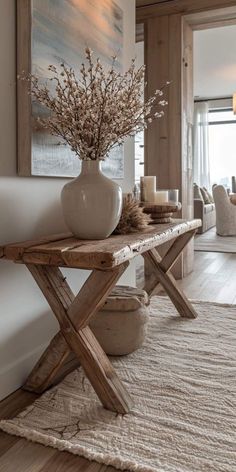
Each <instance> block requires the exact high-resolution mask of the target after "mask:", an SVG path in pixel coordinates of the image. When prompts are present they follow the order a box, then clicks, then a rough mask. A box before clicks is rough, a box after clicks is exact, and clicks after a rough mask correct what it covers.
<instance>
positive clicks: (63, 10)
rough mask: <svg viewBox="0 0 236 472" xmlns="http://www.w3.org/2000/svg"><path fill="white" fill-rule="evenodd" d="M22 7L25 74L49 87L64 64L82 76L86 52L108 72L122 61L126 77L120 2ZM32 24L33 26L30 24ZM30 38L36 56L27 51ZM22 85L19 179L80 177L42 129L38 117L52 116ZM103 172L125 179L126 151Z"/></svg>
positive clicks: (43, 0) (27, 1)
mask: <svg viewBox="0 0 236 472" xmlns="http://www.w3.org/2000/svg"><path fill="white" fill-rule="evenodd" d="M17 6H18V8H17V9H18V12H17V15H18V38H17V39H18V67H17V68H18V73H19V74H21V73H22V70H24V71H27V72H32V73H33V74H36V75H37V76H38V77H40V81H41V80H42V82H44V81H47V79H48V70H47V68H48V65H49V64H54V65H56V66H58V65H59V64H61V63H62V62H63V63H65V64H66V65H68V66H71V67H73V68H74V69H75V70H76V71H77V70H78V71H79V69H80V66H81V63H82V62H83V61H84V50H85V48H86V47H90V48H91V49H92V50H93V51H94V57H95V58H97V57H99V58H100V60H101V62H102V63H103V65H107V67H109V66H110V65H111V62H112V56H114V55H116V56H117V61H116V67H117V69H119V70H120V71H122V62H123V12H122V10H121V9H120V7H119V6H118V5H117V4H116V3H115V1H114V0H23V1H21V2H17ZM27 13H28V14H27ZM29 19H30V25H28V24H26V23H27V22H29ZM23 35H24V36H23ZM27 36H28V40H29V43H30V44H29V48H30V51H27V48H26V47H25V42H24V38H27ZM22 45H23V47H22ZM29 52H30V54H29ZM26 55H28V56H27V57H28V59H27V57H26ZM18 82H19V85H18V164H19V174H20V175H35V176H54V177H74V176H77V175H78V174H79V171H80V165H81V163H80V161H79V159H78V158H77V157H76V156H75V154H74V153H73V152H72V151H71V150H70V148H69V147H68V146H67V145H65V144H63V143H62V142H61V141H60V140H59V138H57V137H56V136H52V135H50V134H49V133H48V132H47V130H45V129H42V128H41V129H40V128H38V125H37V117H38V116H41V117H45V116H46V114H47V113H48V112H47V110H46V109H45V108H43V107H42V106H41V105H39V104H38V103H35V102H33V103H32V102H31V99H30V97H29V95H28V93H27V90H26V85H25V84H24V83H21V82H24V81H18ZM23 105H24V107H25V108H24V112H23V114H22V106H23ZM27 113H28V114H29V115H30V116H27ZM27 133H28V134H29V136H27ZM103 171H104V173H105V174H106V175H107V176H108V177H111V178H115V179H121V178H123V146H121V147H117V148H114V149H113V150H112V152H111V153H110V155H109V158H108V159H107V160H106V161H104V162H103Z"/></svg>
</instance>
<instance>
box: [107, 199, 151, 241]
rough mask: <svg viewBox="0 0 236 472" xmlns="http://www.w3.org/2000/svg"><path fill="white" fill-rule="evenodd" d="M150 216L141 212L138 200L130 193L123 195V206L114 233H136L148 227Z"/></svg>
mask: <svg viewBox="0 0 236 472" xmlns="http://www.w3.org/2000/svg"><path fill="white" fill-rule="evenodd" d="M151 221H152V219H151V217H150V216H149V215H147V214H146V213H144V212H143V208H141V207H140V206H139V202H137V200H135V199H134V198H133V197H132V195H131V194H127V195H125V196H124V197H123V208H122V213H121V217H120V221H119V223H118V225H117V227H116V229H115V231H114V233H115V234H127V233H136V232H138V231H142V230H143V229H145V228H147V227H148V224H149V223H150V222H151Z"/></svg>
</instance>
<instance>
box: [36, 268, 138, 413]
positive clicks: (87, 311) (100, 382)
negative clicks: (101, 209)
mask: <svg viewBox="0 0 236 472" xmlns="http://www.w3.org/2000/svg"><path fill="white" fill-rule="evenodd" d="M125 267H126V265H125V266H124V267H119V268H118V269H116V270H113V271H110V272H109V273H108V272H101V273H100V281H99V283H97V284H93V286H92V287H91V291H90V294H89V298H88V290H87V287H88V285H87V284H89V282H91V276H92V277H97V275H98V274H97V271H95V275H93V274H94V273H92V274H91V276H90V278H89V282H87V281H86V282H85V284H84V286H83V287H82V289H81V291H80V293H79V295H78V297H76V299H75V300H74V303H75V304H76V306H77V308H76V310H75V309H73V303H72V304H71V300H70V295H68V293H69V294H70V291H69V290H68V289H67V285H66V282H65V281H63V280H62V277H63V276H62V274H61V273H60V271H59V269H56V268H53V267H45V266H36V265H28V268H29V270H30V272H31V274H32V275H33V277H34V279H35V281H36V282H37V284H38V286H39V288H40V289H41V291H42V292H43V294H44V296H45V298H46V300H47V301H48V303H49V305H50V307H51V309H52V310H53V312H54V314H55V316H56V318H57V320H58V322H59V324H60V328H61V333H62V335H63V337H64V338H65V340H66V342H67V344H68V348H69V349H70V350H72V351H73V352H74V353H75V355H76V356H77V357H78V359H79V361H80V363H81V365H82V366H83V368H84V371H85V373H86V375H87V377H88V379H89V380H90V382H91V384H92V385H93V387H94V390H95V391H96V393H97V395H98V397H99V398H100V400H101V402H102V404H103V405H104V407H105V408H107V409H110V410H112V411H116V412H118V413H122V414H124V413H127V412H128V411H129V409H130V406H131V404H132V400H131V398H130V396H129V394H128V392H127V391H126V390H125V388H124V386H123V384H122V382H121V381H120V380H119V378H118V376H117V374H116V372H115V370H114V368H113V367H112V365H111V363H110V361H109V359H108V357H107V356H106V354H105V353H104V351H103V350H102V348H101V346H100V345H99V343H98V342H97V340H96V338H95V336H94V335H93V333H92V331H91V330H90V328H89V327H88V326H85V324H86V323H88V321H89V318H90V316H91V315H92V314H94V313H96V311H97V309H99V308H100V307H101V305H102V304H103V303H104V301H105V298H106V296H107V294H108V293H109V291H110V290H111V289H112V288H113V286H114V285H115V283H116V281H117V279H118V278H119V276H120V275H121V273H122V272H123V270H125ZM96 281H97V282H98V279H96ZM93 282H94V280H93ZM84 297H86V299H85V298H84ZM80 310H81V311H80ZM81 324H82V326H85V327H83V328H82V329H81ZM77 326H79V328H77ZM54 362H55V361H54ZM46 367H47V366H46ZM52 374H53V372H52Z"/></svg>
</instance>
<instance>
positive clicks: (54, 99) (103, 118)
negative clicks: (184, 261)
mask: <svg viewBox="0 0 236 472" xmlns="http://www.w3.org/2000/svg"><path fill="white" fill-rule="evenodd" d="M85 55H86V65H85V64H82V66H81V68H80V71H79V74H78V76H77V75H76V73H75V71H74V70H73V69H72V68H70V67H67V66H66V65H65V64H61V65H60V66H59V67H55V66H54V65H49V67H48V69H49V71H50V74H51V77H50V79H49V80H50V81H51V82H52V84H51V86H50V87H49V86H48V84H47V83H44V84H42V83H41V82H40V81H39V78H38V77H36V76H35V75H31V76H30V78H29V80H30V83H31V94H32V97H33V98H34V99H36V100H37V101H38V102H39V103H40V104H42V105H44V106H45V107H47V109H48V110H49V112H50V113H49V115H48V117H47V118H44V119H39V121H40V124H41V126H43V127H45V128H47V130H49V131H50V132H51V133H52V134H54V135H57V136H59V137H61V138H63V140H64V141H65V142H66V143H67V144H68V145H69V146H70V148H71V149H72V151H73V152H74V153H75V155H76V156H77V157H78V158H79V159H81V161H82V169H81V173H80V175H79V176H78V177H76V178H75V179H73V180H72V181H70V182H69V183H67V184H66V185H65V186H64V188H63V190H62V195H61V200H62V207H63V213H64V218H65V222H66V224H67V226H68V228H69V229H70V231H71V232H72V233H73V234H74V235H75V236H76V237H78V238H81V239H103V238H106V237H108V236H109V235H110V234H111V233H112V231H113V230H114V229H115V227H116V226H117V223H118V221H119V218H120V214H121V209H122V192H121V188H120V187H119V185H117V184H116V183H115V182H114V181H112V180H111V179H108V178H107V177H105V176H104V175H103V173H102V171H101V162H102V161H103V160H104V159H106V158H107V157H108V156H109V152H110V151H111V149H112V148H113V147H114V146H119V145H121V144H122V143H123V141H124V139H125V138H126V137H127V136H130V135H133V134H134V133H136V132H138V131H140V130H142V129H143V128H145V127H146V126H147V124H148V123H150V122H151V121H152V120H153V119H154V118H160V117H162V116H163V114H164V112H163V110H162V109H160V107H164V106H165V105H166V104H167V102H166V101H165V100H163V99H161V96H162V95H163V90H156V92H155V94H154V96H153V97H151V98H150V99H149V100H147V101H146V102H144V101H143V98H142V95H143V83H144V82H143V81H144V74H145V67H144V66H143V67H141V68H139V69H136V68H135V60H132V63H131V65H130V67H129V69H128V70H127V71H126V72H125V73H124V74H121V73H120V72H117V71H116V70H115V61H116V58H115V57H114V58H113V62H112V66H111V67H110V69H109V70H105V69H104V67H103V65H102V64H101V63H100V60H99V59H98V58H97V59H96V60H95V61H93V52H92V51H91V49H89V48H86V50H85ZM156 106H157V107H156ZM158 107H159V109H158Z"/></svg>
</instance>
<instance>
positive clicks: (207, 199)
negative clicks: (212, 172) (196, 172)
mask: <svg viewBox="0 0 236 472" xmlns="http://www.w3.org/2000/svg"><path fill="white" fill-rule="evenodd" d="M200 192H201V194H202V198H203V201H204V203H205V205H208V204H209V203H211V201H210V199H209V197H208V195H207V192H206V190H205V189H204V188H203V187H200Z"/></svg>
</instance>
